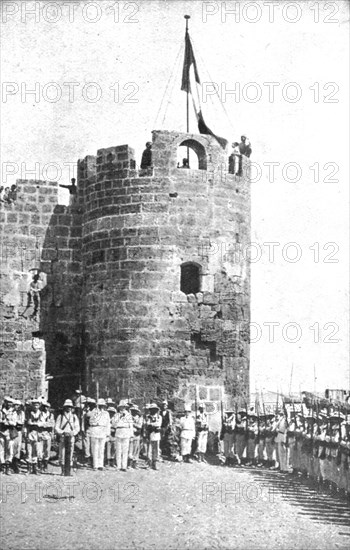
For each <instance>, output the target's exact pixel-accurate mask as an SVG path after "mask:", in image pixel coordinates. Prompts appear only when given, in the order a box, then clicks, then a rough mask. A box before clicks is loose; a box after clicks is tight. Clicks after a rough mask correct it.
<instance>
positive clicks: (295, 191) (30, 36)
mask: <svg viewBox="0 0 350 550" xmlns="http://www.w3.org/2000/svg"><path fill="white" fill-rule="evenodd" d="M34 4H35V3H34V2H9V3H7V2H5V3H3V4H2V8H3V12H2V21H3V23H2V62H1V69H2V70H1V73H2V82H3V85H2V92H3V93H2V103H1V109H2V121H3V123H2V124H3V127H2V149H1V155H2V168H3V175H2V182H3V184H4V183H5V184H7V185H8V184H11V183H13V181H14V180H15V179H16V177H24V178H25V177H28V178H31V177H33V175H32V174H28V173H27V174H25V169H27V170H33V169H34V163H35V162H37V163H39V165H38V167H37V171H38V172H39V174H38V175H39V176H40V177H41V178H42V179H45V178H48V177H49V178H52V179H53V178H55V172H56V170H58V174H59V175H60V178H61V179H60V183H68V181H69V177H70V174H69V171H68V166H69V163H74V162H76V160H77V159H78V158H83V157H84V156H86V155H87V154H96V151H97V149H99V148H103V147H110V146H112V145H121V144H124V143H128V144H129V145H130V146H131V147H134V148H135V149H136V154H137V158H138V159H139V158H140V156H141V153H142V149H143V146H144V143H145V142H146V141H147V140H149V139H150V138H151V131H152V130H153V129H160V128H165V129H168V130H181V131H184V130H185V94H184V92H181V91H180V83H181V68H182V62H183V51H181V53H180V54H179V52H180V48H181V47H182V48H183V42H184V41H183V38H184V28H185V21H184V18H183V15H184V14H189V15H190V16H191V19H190V34H191V37H192V39H193V43H194V49H195V55H196V57H197V63H198V70H199V74H200V77H201V81H202V87H201V96H202V100H203V113H204V116H205V119H206V122H207V124H208V125H209V126H210V127H211V128H212V129H213V130H214V131H215V132H216V133H218V134H219V135H222V136H224V137H226V138H227V139H228V140H229V141H230V142H231V141H233V140H236V139H239V138H240V135H241V134H242V133H245V134H247V135H248V136H249V138H250V140H251V142H252V147H253V155H252V161H253V162H254V163H255V165H254V170H255V172H254V170H253V175H254V178H255V181H254V182H253V183H252V242H253V243H254V249H253V252H255V253H256V254H257V259H256V262H255V263H253V265H252V322H253V323H254V325H253V327H252V338H253V340H258V341H256V342H253V343H252V345H251V352H252V357H251V359H252V361H251V389H252V390H253V391H254V390H255V389H259V390H260V389H264V388H266V389H270V390H272V391H274V390H276V389H277V388H278V387H279V389H282V390H284V391H288V390H289V386H290V382H292V384H291V387H292V390H294V391H298V390H299V388H301V389H308V390H313V389H314V387H315V385H316V390H318V391H320V390H323V389H324V388H326V387H331V388H346V389H348V388H349V366H348V360H349V357H348V329H349V327H348V315H347V309H348V252H347V251H348V246H349V243H348V234H349V232H348V205H349V200H348V188H349V174H348V151H349V139H348V120H349V112H348V94H349V86H348V83H349V71H348V66H349V59H348V57H349V43H348V41H349V28H348V19H349V8H348V3H347V2H320V1H319V2H310V3H308V2H293V3H292V2H272V3H271V2H240V3H239V2H226V3H225V2H196V1H191V2H181V1H173V2H166V1H147V0H146V1H142V2H119V3H118V2H109V1H108V2H98V3H96V2H70V3H68V2H36V6H37V13H36V20H35V15H31V14H29V13H28V10H29V9H31V8H33V7H34ZM272 4H274V6H273V5H272ZM233 8H235V9H236V14H232V13H231V14H230V13H228V10H230V9H231V10H232V9H233ZM210 82H215V86H216V87H217V89H218V93H219V96H220V97H221V99H222V101H223V104H224V108H225V110H224V109H223V108H222V106H221V105H220V102H219V101H218V98H217V97H216V96H212V95H210V93H211V92H212V91H213V86H212V85H211V84H210ZM50 83H51V84H50ZM68 83H70V84H68ZM88 83H90V84H88ZM91 83H92V84H91ZM167 83H168V87H167ZM208 83H209V84H208ZM35 87H36V90H37V97H35V95H34V94H30V93H28V92H29V91H30V90H33V89H35ZM166 87H167V93H166V94H165V95H164V92H165V90H166ZM233 89H235V90H236V95H234V94H233V93H229V91H230V90H231V91H232V90H233ZM26 92H27V94H26ZM225 111H226V112H225ZM192 131H193V132H195V131H196V129H195V128H194V127H193V128H192ZM21 163H23V165H22V169H21ZM50 163H52V164H51V166H50ZM264 163H265V164H264ZM269 163H270V164H269ZM271 163H276V166H275V173H274V174H273V173H272V172H271V171H270V172H269V166H270V170H272V168H271V167H272V165H271ZM277 163H279V164H277ZM289 163H292V164H289ZM61 171H62V174H61ZM10 172H16V173H14V174H13V175H12V176H11V175H10V176H8V175H7V174H9V173H10ZM269 178H270V180H271V181H269ZM293 180H295V181H294V182H293ZM60 201H61V202H62V203H64V202H66V201H67V195H66V192H65V191H63V190H62V192H61V193H60ZM272 242H275V243H280V244H277V245H276V246H275V248H274V256H272V245H267V244H264V243H272ZM288 243H296V245H290V244H288ZM269 247H270V248H269ZM310 247H312V248H310ZM269 250H270V256H269ZM260 253H261V258H259V254H260ZM296 255H297V256H300V255H301V257H300V259H298V258H297V261H295V262H294V258H295V257H296ZM263 323H265V325H264V324H263ZM266 323H268V324H270V325H268V324H266ZM271 323H276V327H275V334H274V336H273V338H272V334H271V332H270V333H269V330H270V331H271V330H272V325H271ZM277 323H279V324H278V325H277ZM288 323H291V324H290V325H288ZM286 325H287V326H286ZM269 326H270V329H269ZM310 327H313V328H310ZM269 337H270V339H273V341H272V342H270V341H269ZM293 339H295V340H298V341H296V342H292V341H291V340H293ZM292 365H293V375H292V379H291V371H292ZM315 374H316V382H315Z"/></svg>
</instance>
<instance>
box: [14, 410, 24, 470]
mask: <svg viewBox="0 0 350 550" xmlns="http://www.w3.org/2000/svg"><path fill="white" fill-rule="evenodd" d="M14 406H15V412H16V430H17V436H16V438H15V439H14V440H13V459H12V468H13V471H14V473H15V474H19V473H20V471H19V464H20V460H21V450H22V441H23V432H24V424H25V413H24V410H23V405H22V403H21V401H19V400H18V399H17V400H15V401H14Z"/></svg>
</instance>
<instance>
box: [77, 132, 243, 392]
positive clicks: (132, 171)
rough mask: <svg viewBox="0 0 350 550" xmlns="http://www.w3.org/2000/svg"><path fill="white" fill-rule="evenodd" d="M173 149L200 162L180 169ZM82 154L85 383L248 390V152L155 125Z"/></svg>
mask: <svg viewBox="0 0 350 550" xmlns="http://www.w3.org/2000/svg"><path fill="white" fill-rule="evenodd" d="M180 146H187V147H189V148H191V149H192V150H193V151H194V152H195V153H196V155H197V157H198V169H196V170H193V169H191V168H189V169H186V168H185V169H182V168H177V151H178V148H179V147H180ZM152 161H153V168H149V169H146V170H138V169H137V168H136V163H135V159H134V151H133V150H132V149H131V148H130V147H128V146H127V145H122V146H118V147H110V148H108V149H101V150H99V151H98V152H97V157H96V158H95V157H86V159H84V160H82V161H79V163H78V166H79V181H78V186H79V193H80V195H81V196H82V197H83V205H84V214H83V250H82V252H83V254H82V258H83V274H84V288H83V307H82V311H83V319H82V323H83V326H84V327H85V362H86V381H87V386H88V388H87V389H88V391H89V392H90V393H93V392H94V384H95V383H96V381H98V383H99V389H100V393H101V394H102V393H103V394H104V395H106V392H107V394H110V395H112V396H117V397H126V396H127V395H129V396H130V397H132V398H136V399H137V398H138V399H142V398H143V399H148V398H156V397H165V396H168V397H172V398H176V397H179V398H181V399H187V398H191V397H192V398H193V391H194V389H195V391H196V396H197V398H203V399H204V400H213V401H215V400H216V401H218V400H220V399H222V397H223V391H224V392H225V394H226V396H231V397H235V396H238V395H244V394H247V393H248V392H249V387H248V385H249V320H250V319H249V316H250V269H249V258H248V255H247V251H248V247H249V243H250V183H249V181H250V178H249V160H248V159H246V158H245V157H243V166H242V169H243V170H242V171H243V175H242V176H235V175H232V174H229V173H228V153H227V151H226V150H224V149H223V148H222V147H221V145H220V144H219V143H218V142H217V140H216V139H215V138H214V137H212V136H208V135H192V134H183V133H178V132H167V131H154V132H153V144H152Z"/></svg>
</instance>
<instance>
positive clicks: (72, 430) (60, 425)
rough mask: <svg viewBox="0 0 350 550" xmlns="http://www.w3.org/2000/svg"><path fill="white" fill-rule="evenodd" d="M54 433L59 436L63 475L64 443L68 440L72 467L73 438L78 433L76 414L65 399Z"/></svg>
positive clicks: (71, 404) (62, 471) (70, 403)
mask: <svg viewBox="0 0 350 550" xmlns="http://www.w3.org/2000/svg"><path fill="white" fill-rule="evenodd" d="M55 432H56V434H57V435H58V436H59V447H58V452H59V461H60V465H61V474H62V475H64V474H65V468H64V465H65V459H66V457H65V452H66V443H67V441H65V440H67V439H69V442H68V443H69V445H68V447H69V449H70V460H69V462H70V465H71V466H72V465H73V451H74V441H75V436H76V435H77V434H78V433H79V420H78V417H77V415H76V414H74V412H73V403H72V401H71V400H70V399H66V401H65V402H64V403H63V412H62V414H60V415H59V416H58V417H57V420H56V424H55Z"/></svg>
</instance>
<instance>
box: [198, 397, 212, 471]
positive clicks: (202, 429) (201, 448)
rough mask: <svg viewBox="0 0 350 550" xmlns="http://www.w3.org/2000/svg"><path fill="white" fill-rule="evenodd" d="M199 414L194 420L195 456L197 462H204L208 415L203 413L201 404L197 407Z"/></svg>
mask: <svg viewBox="0 0 350 550" xmlns="http://www.w3.org/2000/svg"><path fill="white" fill-rule="evenodd" d="M198 409H199V412H198V413H197V418H196V431H197V450H196V452H197V455H198V461H199V462H206V460H205V458H204V455H205V453H206V452H207V445H208V431H209V425H208V415H207V413H206V412H205V410H204V409H205V407H204V404H203V403H199V405H198Z"/></svg>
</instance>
